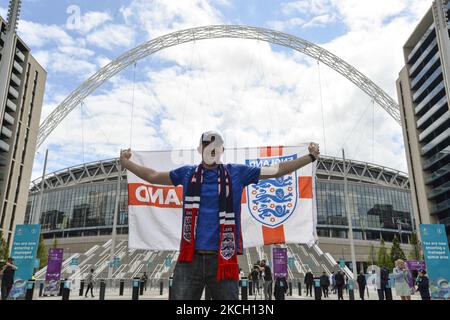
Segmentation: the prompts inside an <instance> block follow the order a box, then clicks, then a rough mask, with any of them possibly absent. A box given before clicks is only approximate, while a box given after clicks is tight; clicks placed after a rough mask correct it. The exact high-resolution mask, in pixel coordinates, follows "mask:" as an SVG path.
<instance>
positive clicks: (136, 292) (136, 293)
mask: <svg viewBox="0 0 450 320" xmlns="http://www.w3.org/2000/svg"><path fill="white" fill-rule="evenodd" d="M131 281H132V285H133V294H132V296H131V300H139V283H140V282H141V280H140V279H139V278H134V279H133V280H131Z"/></svg>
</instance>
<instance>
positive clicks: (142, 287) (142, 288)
mask: <svg viewBox="0 0 450 320" xmlns="http://www.w3.org/2000/svg"><path fill="white" fill-rule="evenodd" d="M143 294H144V281H141V282H140V284H139V295H140V296H142V295H143Z"/></svg>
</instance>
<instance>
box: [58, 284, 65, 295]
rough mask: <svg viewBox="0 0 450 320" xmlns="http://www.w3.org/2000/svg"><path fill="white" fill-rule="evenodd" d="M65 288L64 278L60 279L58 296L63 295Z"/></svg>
mask: <svg viewBox="0 0 450 320" xmlns="http://www.w3.org/2000/svg"><path fill="white" fill-rule="evenodd" d="M63 290H64V280H61V281H59V292H58V296H62V294H63Z"/></svg>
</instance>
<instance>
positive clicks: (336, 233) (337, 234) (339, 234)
mask: <svg viewBox="0 0 450 320" xmlns="http://www.w3.org/2000/svg"><path fill="white" fill-rule="evenodd" d="M331 237H332V238H343V239H345V238H347V231H345V230H331Z"/></svg>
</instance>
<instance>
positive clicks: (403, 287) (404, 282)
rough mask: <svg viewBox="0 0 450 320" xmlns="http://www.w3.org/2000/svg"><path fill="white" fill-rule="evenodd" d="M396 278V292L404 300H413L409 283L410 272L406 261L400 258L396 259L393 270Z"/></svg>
mask: <svg viewBox="0 0 450 320" xmlns="http://www.w3.org/2000/svg"><path fill="white" fill-rule="evenodd" d="M392 273H393V275H394V280H395V285H394V286H395V293H396V294H397V296H400V299H402V300H411V288H410V287H409V285H408V273H409V271H408V270H407V269H406V266H405V261H403V260H402V259H398V260H396V261H395V268H394V269H393V270H392Z"/></svg>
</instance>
